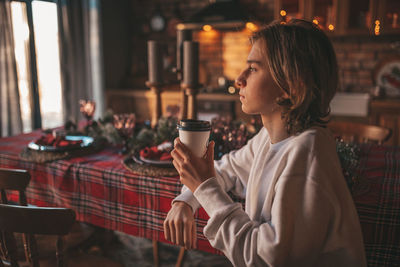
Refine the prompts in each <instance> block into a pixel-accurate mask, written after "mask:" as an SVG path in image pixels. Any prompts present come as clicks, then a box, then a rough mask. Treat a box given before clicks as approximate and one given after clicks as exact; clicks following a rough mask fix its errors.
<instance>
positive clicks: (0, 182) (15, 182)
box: [0, 168, 31, 206]
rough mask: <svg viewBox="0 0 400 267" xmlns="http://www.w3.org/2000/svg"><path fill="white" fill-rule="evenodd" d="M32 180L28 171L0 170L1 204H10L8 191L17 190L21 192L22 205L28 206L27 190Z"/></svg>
mask: <svg viewBox="0 0 400 267" xmlns="http://www.w3.org/2000/svg"><path fill="white" fill-rule="evenodd" d="M30 180H31V176H30V174H29V172H28V171H26V170H19V169H5V168H0V192H1V203H3V204H7V203H8V199H7V194H6V190H15V191H18V192H19V203H20V205H23V206H26V205H27V201H26V195H25V190H26V187H27V186H28V184H29V181H30Z"/></svg>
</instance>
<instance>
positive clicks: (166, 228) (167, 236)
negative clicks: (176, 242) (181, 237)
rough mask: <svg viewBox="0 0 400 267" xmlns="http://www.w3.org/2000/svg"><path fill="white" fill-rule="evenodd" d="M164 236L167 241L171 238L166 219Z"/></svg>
mask: <svg viewBox="0 0 400 267" xmlns="http://www.w3.org/2000/svg"><path fill="white" fill-rule="evenodd" d="M164 237H165V239H166V240H168V241H170V240H171V233H170V231H169V226H168V222H167V221H164Z"/></svg>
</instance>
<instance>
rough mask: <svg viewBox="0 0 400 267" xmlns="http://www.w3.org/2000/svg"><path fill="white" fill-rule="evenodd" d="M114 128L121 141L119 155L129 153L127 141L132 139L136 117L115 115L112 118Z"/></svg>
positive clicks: (125, 114) (132, 115)
mask: <svg viewBox="0 0 400 267" xmlns="http://www.w3.org/2000/svg"><path fill="white" fill-rule="evenodd" d="M113 119H114V120H113V123H114V127H115V129H116V130H117V132H118V134H119V136H120V137H121V139H122V145H123V146H122V150H121V151H120V153H121V154H126V153H127V152H128V151H129V147H128V140H129V138H131V137H132V135H133V132H134V129H135V125H136V116H135V114H134V113H129V114H127V113H124V114H115V115H114V117H113Z"/></svg>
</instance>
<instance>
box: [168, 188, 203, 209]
mask: <svg viewBox="0 0 400 267" xmlns="http://www.w3.org/2000/svg"><path fill="white" fill-rule="evenodd" d="M177 201H182V202H185V203H186V204H188V205H189V206H190V207H191V208H192V211H193V213H195V212H196V211H197V209H198V208H199V207H200V203H199V202H198V201H197V199H196V198H195V197H194V195H193V193H192V191H190V190H189V188H187V187H186V186H184V187H183V188H182V193H181V194H180V195H178V196H177V197H176V198H174V199H173V200H172V203H171V205H172V204H174V203H175V202H177Z"/></svg>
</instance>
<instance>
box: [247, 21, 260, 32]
mask: <svg viewBox="0 0 400 267" xmlns="http://www.w3.org/2000/svg"><path fill="white" fill-rule="evenodd" d="M246 28H247V29H248V30H250V31H253V32H254V31H256V30H257V29H258V27H257V25H255V24H254V23H253V22H247V23H246Z"/></svg>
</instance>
